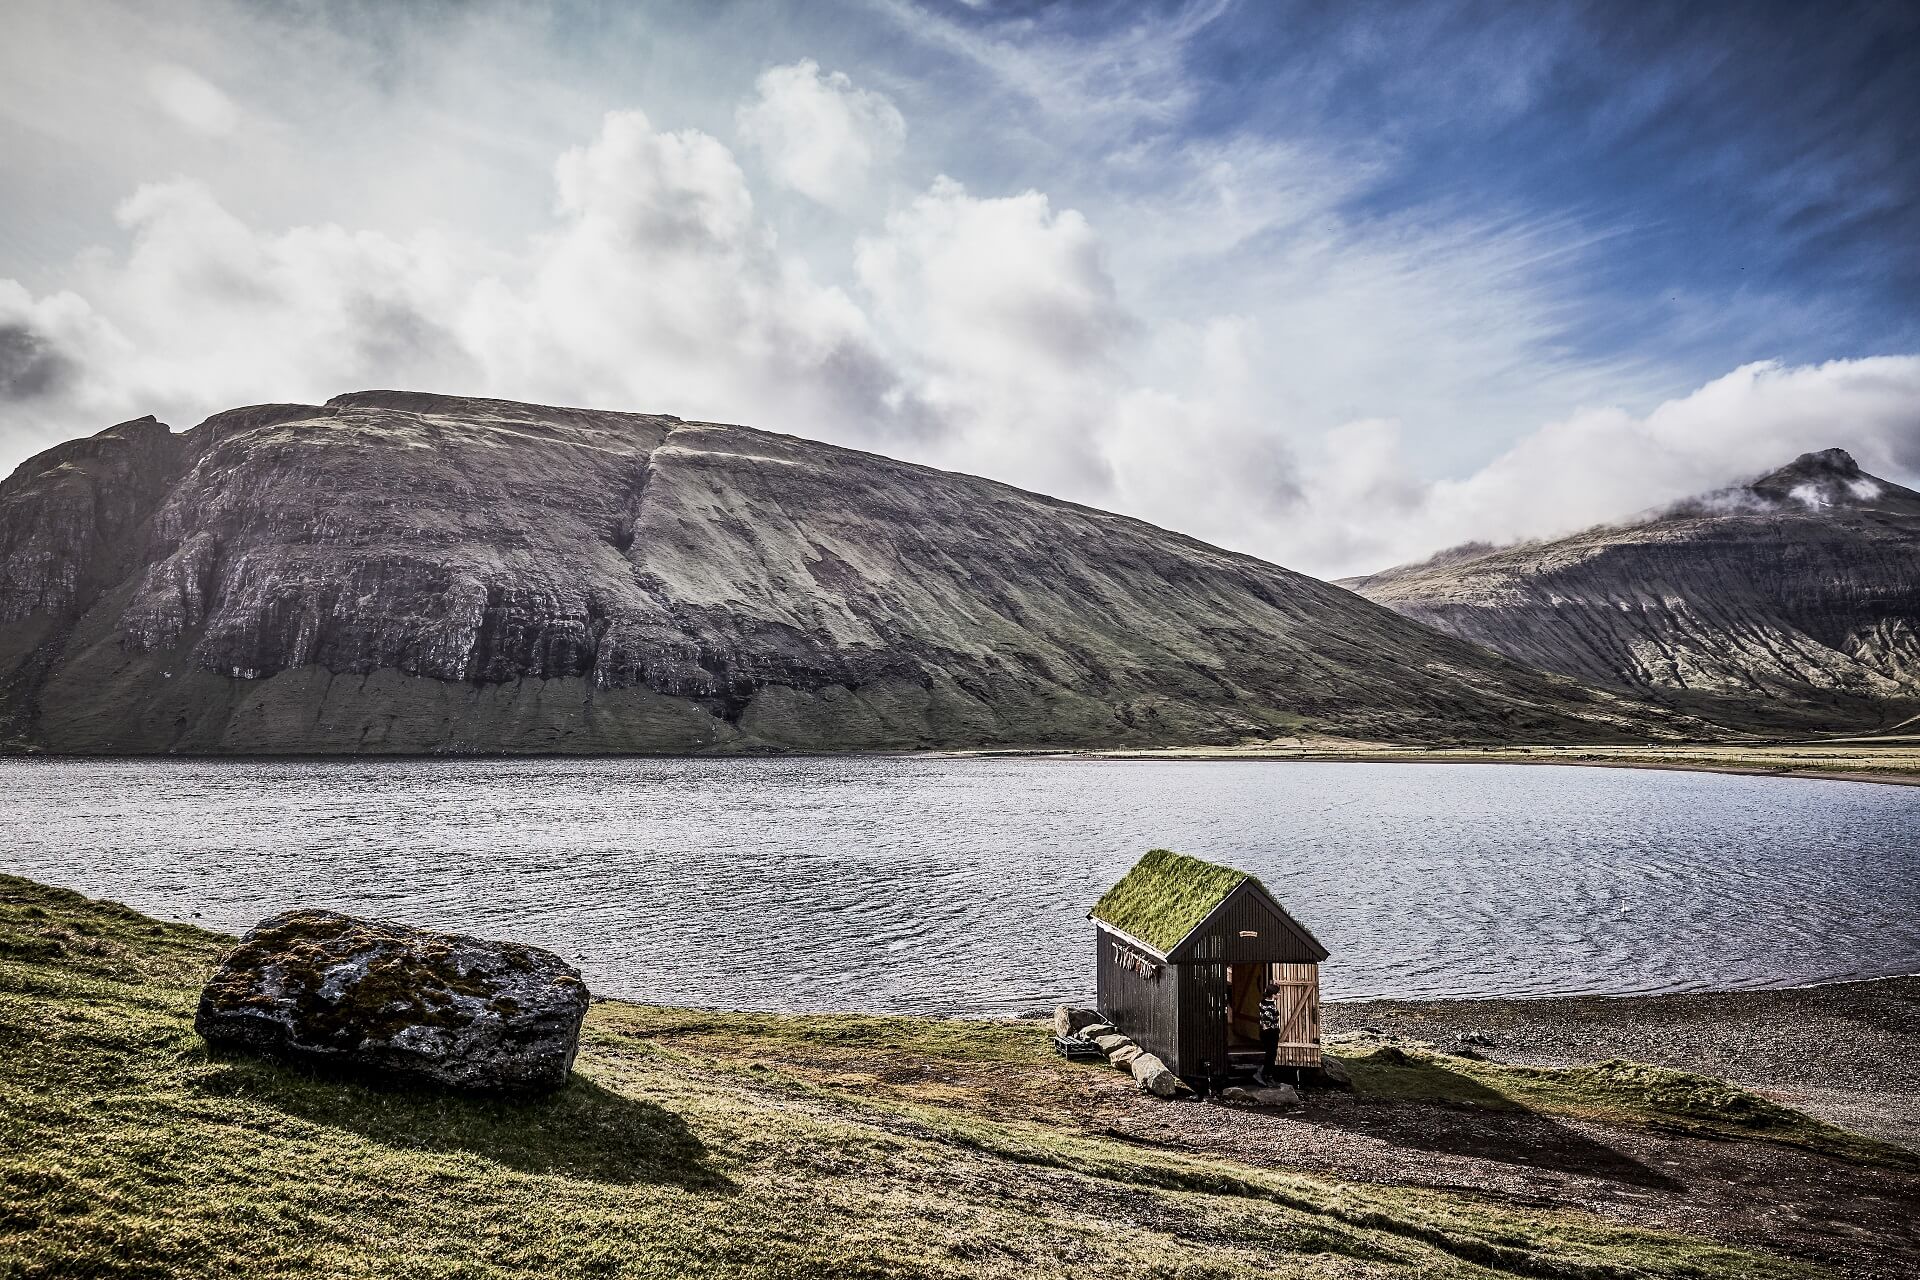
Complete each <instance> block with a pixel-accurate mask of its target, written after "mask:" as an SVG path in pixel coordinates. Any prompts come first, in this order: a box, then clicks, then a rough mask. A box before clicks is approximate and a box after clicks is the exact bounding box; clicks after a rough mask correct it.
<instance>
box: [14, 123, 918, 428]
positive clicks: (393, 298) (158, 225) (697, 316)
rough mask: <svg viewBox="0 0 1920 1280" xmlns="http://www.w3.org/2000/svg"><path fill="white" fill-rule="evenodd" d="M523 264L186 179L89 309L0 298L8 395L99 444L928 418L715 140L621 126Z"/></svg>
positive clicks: (576, 154) (591, 153) (580, 162)
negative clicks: (640, 411) (373, 418)
mask: <svg viewBox="0 0 1920 1280" xmlns="http://www.w3.org/2000/svg"><path fill="white" fill-rule="evenodd" d="M554 191H555V199H554V209H555V220H554V221H553V222H552V223H551V224H550V225H549V227H548V228H547V229H545V230H544V231H543V232H541V233H540V234H538V235H536V236H534V237H532V238H531V239H530V240H529V241H528V242H527V243H525V244H524V245H522V246H520V247H518V248H517V249H512V250H502V249H498V248H494V247H492V246H488V245H486V244H483V243H480V242H477V241H473V240H466V239H458V238H453V237H450V236H448V235H445V234H442V233H439V232H421V233H417V234H414V235H411V236H404V237H400V236H392V235H387V234H382V233H379V232H374V231H366V230H352V229H348V228H345V227H341V226H338V225H333V224H319V225H312V226H296V227H292V228H288V229H286V230H282V231H262V230H259V229H256V228H254V227H251V226H249V225H248V224H246V223H245V222H243V221H242V220H241V219H240V218H238V217H237V216H235V215H234V214H233V213H232V212H231V211H230V210H228V209H227V208H226V207H225V206H223V205H222V204H221V203H220V202H219V201H218V200H217V199H216V198H215V196H214V195H213V194H212V192H210V191H209V190H208V189H207V188H206V187H205V186H203V185H202V184H200V183H197V182H193V181H190V180H184V179H182V180H175V181H169V182H163V183H154V184H149V185H146V186H143V187H141V188H140V189H139V190H138V191H136V192H135V193H134V194H133V195H132V196H130V197H129V198H127V199H126V200H125V201H123V202H122V203H121V204H120V206H119V208H118V210H117V218H118V221H119V223H120V225H121V226H122V228H123V229H124V230H125V232H126V234H127V235H128V237H129V248H128V250H127V252H126V253H125V254H124V255H123V256H117V257H116V256H113V255H109V254H106V253H104V252H102V253H94V254H90V255H87V257H86V258H85V259H84V260H83V261H82V262H81V264H80V265H79V266H78V268H77V269H76V273H75V275H76V280H77V283H78V291H77V292H63V293H60V294H55V295H52V296H49V297H46V298H41V299H35V298H34V297H33V296H32V295H31V294H30V293H29V292H28V291H27V290H26V289H25V288H24V287H22V286H21V285H20V284H19V283H18V282H17V281H0V395H6V396H10V397H12V398H13V399H15V400H19V399H22V398H26V397H34V398H36V399H37V401H38V402H39V404H40V406H41V407H42V409H43V410H44V413H43V414H42V415H41V416H39V417H36V418H34V419H32V420H30V426H31V425H38V424H40V423H45V424H46V428H47V430H48V433H49V434H51V432H52V431H55V430H61V429H64V430H91V429H97V428H98V426H99V425H103V424H101V423H100V422H99V421H98V416H99V415H102V414H105V415H107V416H108V419H109V420H112V418H114V417H125V416H131V415H132V414H134V413H136V412H138V413H146V412H154V413H158V414H161V415H162V416H165V417H169V418H172V419H176V420H178V421H179V422H180V423H181V424H187V423H191V422H193V421H196V420H197V419H198V418H199V417H201V416H204V415H205V414H206V413H209V412H212V411H214V410H217V409H219V408H222V407H226V406H230V405H234V404H242V403H258V402H262V401H271V400H289V399H293V400H300V399H305V400H318V399H324V398H326V397H328V396H331V395H334V394H337V393H338V392H339V391H340V390H342V389H345V388H353V387H361V386H375V385H379V386H418V387H432V388H444V389H448V390H457V391H464V392H471V393H476V394H488V395H499V396H508V397H517V398H523V399H535V400H547V401H553V402H565V403H585V404H594V405H603V406H607V407H621V408H646V409H654V410H659V411H663V412H679V413H682V414H684V415H688V416H700V417H719V418H728V419H733V420H737V421H744V422H758V423H764V424H767V425H772V426H782V427H786V428H789V429H794V430H801V431H805V432H807V433H809V434H814V435H817V436H821V437H824V438H828V439H838V440H843V441H849V442H865V443H872V442H876V441H881V440H884V439H885V438H886V437H887V436H888V435H889V434H890V433H891V432H894V431H896V430H909V429H910V428H911V427H912V426H913V422H914V413H915V410H916V404H917V402H916V401H915V400H914V398H913V396H912V395H911V394H910V393H908V392H907V391H905V390H903V389H902V388H901V387H900V386H899V385H898V383H899V379H898V376H897V374H896V373H895V371H894V369H893V367H892V366H891V364H890V363H889V361H888V360H887V358H886V357H885V356H884V355H883V354H882V353H881V351H880V349H879V347H878V344H877V343H876V342H875V340H874V339H873V337H872V334H871V332H870V327H869V324H868V321H867V317H866V314H865V312H864V311H863V310H862V309H861V308H860V307H859V306H858V305H857V304H856V303H855V302H854V301H853V300H852V299H851V298H850V297H849V296H848V295H847V294H846V293H845V292H844V291H842V290H840V289H838V288H835V287H832V286H829V285H825V284H822V283H819V282H817V281H816V280H815V279H814V278H813V276H812V274H811V272H810V271H809V270H808V268H807V266H806V264H805V263H804V262H802V261H800V260H798V259H795V258H792V257H789V256H786V255H783V254H782V253H781V252H780V249H779V245H778V242H777V238H776V237H775V236H774V234H773V232H772V231H771V230H770V229H769V228H768V227H767V226H766V224H765V223H764V222H763V221H762V220H761V219H760V218H758V217H757V215H756V211H755V209H754V205H753V199H752V196H751V194H750V193H749V192H748V190H747V184H746V179H745V176H744V175H743V174H742V172H741V170H740V167H739V165H738V164H737V163H736V161H735V159H734V156H733V154H732V153H731V152H730V151H729V150H728V149H727V147H726V146H725V145H724V144H723V143H721V142H720V141H719V140H718V139H716V138H714V137H712V136H711V135H708V134H705V133H702V132H700V131H698V130H691V129H685V130H671V131H666V130H659V129H656V128H654V127H653V125H652V124H651V122H650V121H649V120H648V119H647V117H646V116H645V115H644V114H643V113H641V112H638V111H620V112H613V113H610V114H608V115H607V116H606V118H605V119H604V120H603V121H602V122H601V126H600V128H599V130H598V132H597V133H596V134H595V136H594V137H593V138H592V139H590V140H589V141H587V142H586V143H583V144H582V145H580V146H577V147H573V148H570V149H569V150H567V151H566V152H565V153H564V154H562V155H561V156H560V157H559V159H558V160H557V162H556V163H555V165H554Z"/></svg>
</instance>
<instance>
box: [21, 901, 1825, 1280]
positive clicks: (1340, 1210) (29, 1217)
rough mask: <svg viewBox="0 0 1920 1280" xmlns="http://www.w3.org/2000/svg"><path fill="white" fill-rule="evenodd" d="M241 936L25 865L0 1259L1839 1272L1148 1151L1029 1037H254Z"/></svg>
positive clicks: (88, 1263) (483, 1276)
mask: <svg viewBox="0 0 1920 1280" xmlns="http://www.w3.org/2000/svg"><path fill="white" fill-rule="evenodd" d="M231 945H232V940H231V939H226V938H222V937H219V936H217V935H213V934H209V933H206V932H204V931H201V930H198V929H192V928H186V927H182V926H178V925H170V924H162V923H159V922H156V921H152V920H148V919H146V918H144V917H142V916H140V915H138V914H137V913H135V912H132V911H129V910H127V909H126V908H123V907H117V906H114V905H112V904H109V903H99V902H91V901H88V900H87V899H85V898H82V897H80V896H79V895H76V894H71V893H65V892H62V891H59V890H51V889H47V888H44V887H42V886H39V885H36V884H33V883H31V882H28V881H24V880H17V879H12V878H7V877H0V1277H5V1280H89V1278H90V1277H113V1278H115V1280H171V1278H172V1277H178V1276H188V1275H191V1276H195V1277H236V1278H237V1277H246V1278H248V1280H277V1278H279V1277H346V1276H352V1277H373V1276H378V1277H396V1278H397V1277H406V1278H408V1280H436V1278H442V1277H444V1278H452V1277H461V1278H473V1280H494V1278H504V1277H541V1278H542V1280H546V1278H548V1277H562V1278H566V1280H572V1278H574V1277H582V1278H584V1277H663V1278H664V1277H683V1276H696V1277H706V1276H713V1277H753V1278H759V1277H795V1278H798V1277H809V1278H812V1277H843V1276H844V1277H863V1278H873V1280H878V1278H880V1277H901V1278H919V1277H927V1278H933V1277H940V1278H957V1277H996V1278H997V1277H1012V1278H1014V1280H1022V1278H1027V1277H1035V1278H1037V1277H1042V1276H1046V1277H1057V1276H1063V1275H1073V1276H1090V1277H1127V1280H1229V1278H1237V1277H1244V1276H1252V1275H1262V1276H1278V1277H1301V1278H1305V1277H1314V1278H1317V1280H1359V1278H1361V1277H1366V1278H1368V1280H1396V1278H1404V1280H1484V1278H1487V1277H1511V1276H1527V1277H1546V1278H1564V1280H1641V1278H1666V1277H1674V1278H1678V1277H1690V1278H1693V1280H1699V1278H1702V1277H1726V1278H1729V1280H1731V1278H1733V1277H1739V1278H1740V1280H1756V1278H1761V1280H1765V1278H1779V1280H1784V1278H1785V1277H1790V1276H1809V1275H1812V1274H1814V1273H1812V1272H1810V1271H1808V1270H1807V1269H1805V1268H1802V1267H1799V1266H1797V1265H1793V1264H1789V1263H1785V1262H1781V1261H1778V1260H1775V1259H1770V1258H1766V1257H1762V1256H1758V1255H1755V1254H1752V1253H1747V1252H1742V1251H1739V1250H1735V1249H1730V1248H1725V1247H1722V1246H1719V1245H1716V1244H1713V1243H1709V1242H1705V1241H1701V1240H1697V1239H1691V1238H1686V1237H1682V1236H1677V1235H1672V1234H1665V1233H1660V1232H1652V1231H1644V1230H1635V1229H1629V1228H1625V1227H1621V1226H1618V1225H1616V1224H1612V1223H1609V1222H1605V1221H1603V1220H1600V1219H1598V1218H1592V1217H1587V1216H1583V1215H1576V1214H1571V1213H1558V1212H1551V1211H1544V1210H1521V1209H1516V1208H1507V1207H1502V1206H1499V1205H1495V1204H1492V1203H1490V1202H1488V1201H1484V1200H1479V1199H1475V1198H1472V1197H1467V1196H1456V1195H1451V1194H1443V1193H1437V1192H1429V1191H1422V1190H1418V1189H1412V1188H1388V1187H1376V1186H1368V1185H1363V1184H1353V1183H1343V1182H1338V1181H1334V1180H1329V1179H1321V1178H1312V1177H1305V1176H1299V1175H1293V1174H1288V1173H1285V1172H1281V1171H1276V1170H1273V1169H1268V1168H1259V1167H1255V1166H1253V1165H1249V1164H1243V1163H1238V1162H1235V1161H1232V1160H1227V1159H1214V1158H1201V1157H1198V1156H1194V1155H1190V1154H1182V1153H1178V1152H1172V1151H1161V1150H1148V1149H1142V1148H1141V1147H1139V1146H1138V1145H1136V1144H1131V1143H1127V1142H1122V1141H1117V1140H1114V1139H1113V1138H1111V1137H1110V1136H1107V1135H1105V1134H1103V1133H1101V1132H1098V1131H1092V1130H1088V1129H1084V1128H1080V1127H1076V1126H1075V1125H1073V1124H1072V1123H1070V1122H1068V1121H1066V1120H1062V1119H1059V1118H1058V1116H1059V1114H1060V1112H1059V1106H1060V1100H1061V1099H1062V1098H1066V1097H1069V1096H1070V1095H1072V1094H1073V1093H1074V1092H1076V1091H1084V1090H1086V1089H1088V1088H1093V1087H1103V1088H1104V1087H1116V1086H1114V1085H1112V1083H1111V1082H1112V1081H1113V1080H1114V1073H1113V1072H1111V1071H1110V1070H1108V1069H1106V1068H1103V1067H1092V1066H1075V1065H1071V1064H1067V1063H1065V1062H1062V1061H1061V1060H1059V1059H1057V1058H1055V1057H1053V1056H1052V1055H1051V1053H1050V1051H1049V1048H1048V1045H1047V1041H1046V1036H1045V1033H1044V1030H1043V1029H1041V1028H1037V1027H1034V1026H1031V1025H1024V1024H1013V1023H993V1022H958V1021H957V1022H950V1023H949V1022H938V1021H932V1020H922V1019H879V1018H820V1019H813V1018H794V1017H780V1016H775V1015H727V1014H703V1013H698V1012H693V1011H687V1010H665V1009H649V1008H642V1007H636V1006H630V1005H618V1004H613V1003H606V1004H601V1005H597V1006H595V1008H594V1010H593V1011H592V1013H591V1014H590V1015H589V1018H588V1022H587V1027H586V1031H585V1033H584V1036H583V1041H582V1046H581V1053H580V1056H579V1059H578V1068H577V1071H576V1074H575V1077H574V1078H573V1080H572V1081H571V1083H570V1084H569V1085H568V1086H567V1087H566V1088H564V1089H562V1090H560V1091H559V1092H557V1093H555V1094H553V1095H551V1096H549V1097H545V1098H542V1099H539V1100H535V1101H506V1100H500V1099H488V1098H479V1097H467V1096H457V1095H450V1094H447V1093H444V1092H436V1091H431V1090H422V1089H398V1088H381V1087H376V1086H374V1085H371V1084H369V1083H366V1082H363V1081H357V1080H352V1079H346V1078H341V1077H337V1076H332V1075H327V1074H323V1073H317V1072H313V1071H309V1070H305V1069H299V1068H292V1067H287V1066H281V1065H277V1064H275V1063H272V1062H268V1061H262V1060H259V1059H254V1058H245V1057H233V1056H225V1055H221V1054H218V1053H213V1052H210V1051H209V1049H208V1047H207V1045H206V1044H205V1042H203V1041H202V1040H201V1039H200V1038H199V1037H198V1036H196V1035H194V1033H193V1031H192V1024H191V1017H192V1011H193V1006H194V1002H195V999H196V997H197V994H198V990H199V985H200V983H201V982H203V981H204V980H205V978H206V976H207V974H208V973H209V972H210V971H211V969H212V967H213V965H214V964H215V962H216V961H217V959H218V957H219V956H220V954H221V953H222V951H223V950H225V949H226V948H228V947H230V946H231ZM722 1047H724V1050H725V1051H724V1052H722V1051H721V1048H722ZM982 1080H985V1081H991V1082H994V1083H995V1084H996V1086H998V1085H1000V1084H1002V1083H1004V1085H1005V1087H1004V1089H999V1090H997V1091H994V1092H982V1091H981V1089H980V1088H979V1087H978V1082H979V1081H982ZM1167 1105H1169V1106H1175V1105H1194V1104H1167ZM1050 1117H1052V1118H1050Z"/></svg>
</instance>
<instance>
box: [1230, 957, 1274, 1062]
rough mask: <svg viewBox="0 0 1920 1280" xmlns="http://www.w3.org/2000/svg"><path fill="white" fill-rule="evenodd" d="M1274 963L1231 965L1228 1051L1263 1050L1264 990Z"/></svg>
mask: <svg viewBox="0 0 1920 1280" xmlns="http://www.w3.org/2000/svg"><path fill="white" fill-rule="evenodd" d="M1271 972H1272V966H1271V965H1264V964H1232V965H1228V966H1227V1052H1228V1053H1258V1052H1259V1051H1260V993H1261V992H1262V991H1263V990H1265V988H1266V985H1267V979H1268V975H1269V974H1271Z"/></svg>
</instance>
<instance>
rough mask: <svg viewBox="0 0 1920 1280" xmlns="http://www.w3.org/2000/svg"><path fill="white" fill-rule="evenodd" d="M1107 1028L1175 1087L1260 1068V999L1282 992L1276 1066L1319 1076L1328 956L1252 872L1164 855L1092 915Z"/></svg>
mask: <svg viewBox="0 0 1920 1280" xmlns="http://www.w3.org/2000/svg"><path fill="white" fill-rule="evenodd" d="M1087 914H1088V916H1089V917H1090V918H1091V919H1092V920H1093V922H1094V924H1095V925H1096V926H1097V928H1096V945H1097V946H1098V953H1097V957H1096V961H1095V965H1096V972H1097V973H1098V991H1099V1010H1100V1014H1101V1016H1102V1017H1104V1018H1105V1019H1106V1020H1107V1021H1108V1022H1110V1023H1112V1024H1113V1025H1114V1026H1116V1027H1118V1028H1119V1029H1120V1030H1121V1031H1123V1032H1125V1033H1126V1034H1127V1035H1129V1036H1131V1037H1132V1038H1133V1040H1134V1041H1135V1043H1137V1044H1139V1045H1140V1046H1141V1047H1142V1048H1144V1049H1146V1050H1147V1051H1148V1052H1149V1053H1154V1054H1157V1055H1159V1057H1160V1060H1161V1061H1163V1062H1165V1063H1166V1064H1167V1066H1168V1068H1169V1069H1170V1070H1171V1071H1172V1072H1173V1073H1174V1074H1175V1075H1177V1076H1182V1077H1185V1078H1187V1079H1189V1080H1219V1079H1221V1078H1223V1077H1225V1076H1227V1075H1230V1074H1231V1073H1233V1072H1234V1071H1235V1070H1238V1069H1240V1068H1242V1067H1251V1066H1256V1065H1258V1063H1259V1062H1260V1020H1259V1008H1260V994H1261V992H1262V990H1263V989H1264V988H1265V986H1266V984H1267V983H1268V982H1270V981H1277V982H1279V983H1280V984H1281V987H1280V994H1279V995H1278V996H1277V997H1276V1001H1277V1003H1278V1004H1279V1009H1280V1051H1279V1054H1278V1056H1277V1057H1276V1059H1275V1062H1276V1064H1277V1065H1279V1066H1283V1067H1301V1068H1312V1067H1318V1066H1319V1065H1320V962H1321V961H1322V960H1325V959H1326V958H1327V949H1326V948H1325V947H1323V946H1321V945H1320V943H1319V942H1318V941H1317V940H1315V938H1314V936H1313V935H1312V934H1311V933H1309V932H1307V930H1306V928H1305V927H1304V926H1303V925H1301V924H1300V922H1299V921H1297V920H1295V919H1294V918H1293V917H1292V916H1290V915H1288V914H1287V912H1286V909H1285V908H1284V907H1282V906H1281V905H1280V904H1279V903H1278V902H1276V901H1275V900H1274V897H1273V895H1272V894H1270V893H1268V892H1267V890H1266V886H1264V885H1262V884H1261V883H1260V882H1259V881H1258V880H1256V879H1254V878H1253V877H1252V876H1250V875H1248V874H1247V873H1246V872H1244V871H1236V870H1234V869H1233V868H1232V867H1222V866H1217V865H1215V864H1214V863H1211V862H1203V861H1201V860H1200V859H1199V858H1189V857H1187V856H1186V855H1184V854H1179V853H1173V852H1171V851H1170V850H1167V849H1155V850H1153V851H1152V852H1151V853H1149V854H1147V856H1146V857H1144V858H1142V859H1140V861H1139V862H1137V863H1135V864H1134V867H1133V870H1131V871H1129V872H1127V874H1126V875H1124V876H1122V877H1121V878H1120V881H1119V883H1118V884H1115V885H1114V886H1113V888H1111V889H1109V890H1107V892H1106V893H1105V894H1104V895H1103V896H1102V897H1101V899H1100V901H1099V902H1098V903H1096V904H1094V908H1093V910H1092V911H1090V912H1088V913H1087Z"/></svg>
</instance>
